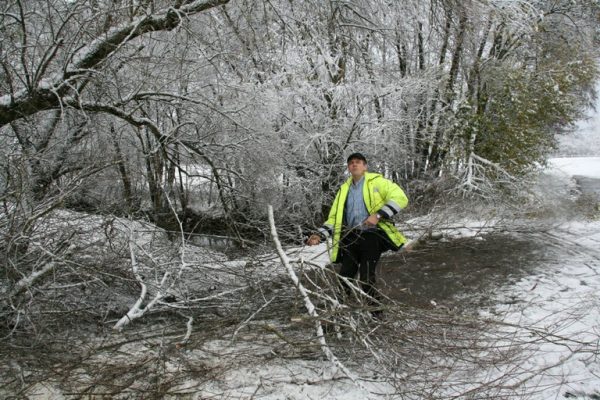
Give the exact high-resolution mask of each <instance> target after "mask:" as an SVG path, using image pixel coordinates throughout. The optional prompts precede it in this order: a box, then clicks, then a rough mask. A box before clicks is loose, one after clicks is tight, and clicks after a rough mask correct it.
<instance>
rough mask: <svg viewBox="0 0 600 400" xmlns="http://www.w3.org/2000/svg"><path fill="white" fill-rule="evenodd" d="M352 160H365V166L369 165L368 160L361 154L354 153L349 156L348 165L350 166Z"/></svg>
mask: <svg viewBox="0 0 600 400" xmlns="http://www.w3.org/2000/svg"><path fill="white" fill-rule="evenodd" d="M351 160H363V161H364V162H365V164H366V163H367V159H366V158H365V156H363V155H362V154H361V153H352V154H350V155H349V156H348V159H347V160H346V164H348V163H349V162H350V161H351Z"/></svg>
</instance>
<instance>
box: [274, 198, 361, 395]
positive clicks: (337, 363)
mask: <svg viewBox="0 0 600 400" xmlns="http://www.w3.org/2000/svg"><path fill="white" fill-rule="evenodd" d="M268 214H269V226H270V228H271V237H272V238H273V243H274V244H275V249H276V250H277V254H278V255H279V258H280V259H281V263H282V264H283V266H284V267H285V269H286V270H287V273H288V275H289V276H290V278H291V279H292V282H293V283H294V286H295V287H296V289H297V290H298V292H300V295H301V296H302V299H303V300H304V306H305V307H306V310H307V311H308V314H309V315H310V316H311V317H312V318H313V319H314V321H315V329H316V331H317V338H318V340H319V344H320V347H321V350H322V351H323V353H324V354H325V356H326V357H327V359H328V360H329V361H330V362H331V363H332V364H333V366H334V367H335V368H339V369H340V370H341V371H342V372H343V373H344V375H346V376H347V377H348V378H350V379H351V380H352V382H354V384H355V385H356V386H358V387H359V388H361V389H363V390H367V389H366V388H365V387H364V386H363V385H362V384H361V383H360V382H359V381H358V379H357V378H356V377H355V376H354V374H352V373H351V372H350V371H349V370H348V368H346V366H345V365H344V364H342V362H341V361H340V360H339V359H338V358H337V357H336V356H335V354H333V352H332V351H331V348H330V347H329V345H328V344H327V341H326V340H325V335H324V333H323V326H322V325H321V320H320V319H319V314H318V313H317V310H316V308H315V305H314V304H313V303H312V301H311V300H310V297H309V296H308V293H307V291H306V289H305V288H304V286H303V285H302V283H300V280H299V279H298V276H297V275H296V273H295V272H294V269H293V268H292V266H291V264H290V259H289V258H288V256H287V254H286V253H285V252H284V251H283V248H282V247H281V242H280V241H279V236H278V235H277V228H276V227H275V219H274V217H273V206H271V205H269V206H268Z"/></svg>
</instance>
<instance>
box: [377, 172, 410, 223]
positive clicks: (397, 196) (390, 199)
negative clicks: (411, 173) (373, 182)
mask: <svg viewBox="0 0 600 400" xmlns="http://www.w3.org/2000/svg"><path fill="white" fill-rule="evenodd" d="M382 186H383V187H384V189H385V190H384V191H383V193H382V194H383V201H384V202H385V204H384V205H383V207H381V208H380V209H379V210H378V211H377V214H379V215H381V216H382V217H384V218H391V217H393V216H394V215H396V214H398V212H400V210H401V209H403V208H404V207H406V206H407V205H408V197H406V194H404V191H403V190H402V189H401V188H400V186H398V185H397V184H396V183H394V182H392V181H390V180H388V179H385V184H384V185H382Z"/></svg>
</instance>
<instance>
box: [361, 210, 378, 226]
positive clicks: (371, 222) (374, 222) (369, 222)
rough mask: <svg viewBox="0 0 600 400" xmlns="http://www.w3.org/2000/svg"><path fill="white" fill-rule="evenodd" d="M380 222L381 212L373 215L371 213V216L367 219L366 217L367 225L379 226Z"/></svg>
mask: <svg viewBox="0 0 600 400" xmlns="http://www.w3.org/2000/svg"><path fill="white" fill-rule="evenodd" d="M378 222H379V214H377V213H375V214H373V215H369V217H368V218H367V219H365V222H364V223H365V225H368V226H377V223H378Z"/></svg>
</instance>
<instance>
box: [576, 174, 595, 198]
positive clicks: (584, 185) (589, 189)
mask: <svg viewBox="0 0 600 400" xmlns="http://www.w3.org/2000/svg"><path fill="white" fill-rule="evenodd" d="M573 178H574V179H575V182H577V187H578V188H579V190H580V191H581V193H583V194H587V195H596V196H598V195H600V179H598V178H590V177H587V176H581V175H575V176H573Z"/></svg>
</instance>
